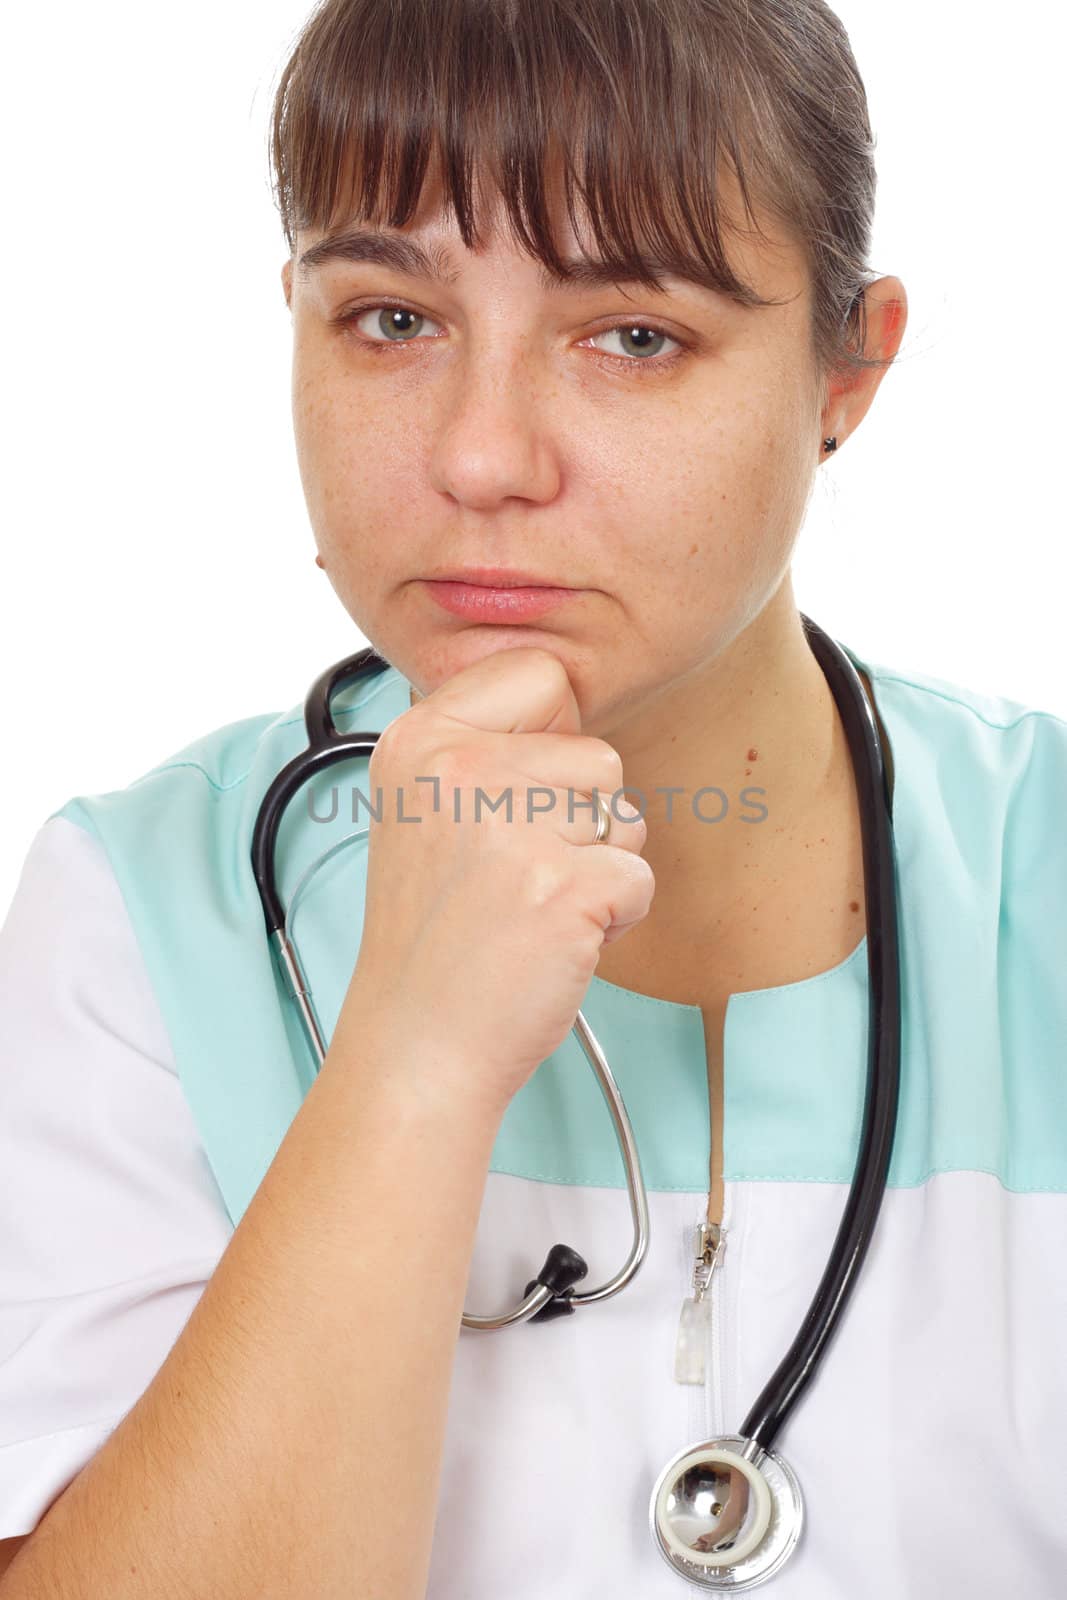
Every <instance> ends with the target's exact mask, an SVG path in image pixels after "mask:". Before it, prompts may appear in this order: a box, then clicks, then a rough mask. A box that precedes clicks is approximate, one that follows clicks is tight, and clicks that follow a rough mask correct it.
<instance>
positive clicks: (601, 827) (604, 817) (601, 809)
mask: <svg viewBox="0 0 1067 1600" xmlns="http://www.w3.org/2000/svg"><path fill="white" fill-rule="evenodd" d="M593 799H594V801H595V802H596V808H597V815H596V833H595V834H594V835H593V843H594V844H607V842H608V839H609V838H610V836H611V807H610V806H609V805H608V804H607V802H606V801H605V800H603V799H602V798H601V796H600V792H599V790H597V789H594V790H593Z"/></svg>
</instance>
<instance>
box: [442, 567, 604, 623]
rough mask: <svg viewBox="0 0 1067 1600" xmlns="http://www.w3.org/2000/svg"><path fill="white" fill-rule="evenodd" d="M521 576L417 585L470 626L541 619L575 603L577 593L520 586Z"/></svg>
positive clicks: (547, 586) (464, 578)
mask: <svg viewBox="0 0 1067 1600" xmlns="http://www.w3.org/2000/svg"><path fill="white" fill-rule="evenodd" d="M520 576H522V575H521V574H516V573H508V574H507V582H506V583H505V582H503V581H501V575H500V574H499V572H497V573H494V574H492V581H489V580H488V579H487V578H486V577H485V576H484V574H483V575H482V577H481V578H480V581H474V580H473V579H472V577H471V576H470V574H469V573H468V574H464V575H463V576H462V577H457V578H451V577H450V578H443V577H442V578H423V579H421V580H420V581H421V583H422V585H423V587H424V588H425V589H426V591H427V593H428V594H429V596H430V597H431V599H433V600H434V601H435V602H436V603H437V605H439V606H440V607H441V608H442V610H444V611H448V612H451V614H452V615H453V616H456V617H467V618H469V619H470V620H471V621H474V622H521V621H525V620H528V619H530V618H532V617H542V616H544V615H545V613H546V612H547V611H554V610H555V609H556V607H557V606H561V605H563V604H564V603H565V602H566V601H568V600H575V599H577V597H578V596H579V595H580V594H581V592H582V591H581V590H580V589H568V588H563V587H561V586H560V585H558V584H549V583H543V582H532V583H531V582H520V581H519V578H520Z"/></svg>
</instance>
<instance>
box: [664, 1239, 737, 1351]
mask: <svg viewBox="0 0 1067 1600" xmlns="http://www.w3.org/2000/svg"><path fill="white" fill-rule="evenodd" d="M725 1251H726V1232H725V1230H724V1229H723V1227H722V1226H721V1224H719V1223H717V1222H708V1221H707V1219H706V1218H704V1219H702V1220H701V1221H700V1222H698V1223H697V1225H696V1227H695V1228H694V1229H693V1254H694V1257H695V1265H694V1267H693V1293H692V1295H690V1296H689V1297H688V1298H687V1299H685V1300H683V1301H682V1314H681V1317H680V1318H679V1320H678V1340H677V1343H676V1345H675V1348H674V1377H675V1381H676V1382H677V1383H703V1382H704V1367H705V1356H706V1351H707V1333H708V1328H709V1326H710V1323H711V1295H710V1294H709V1293H708V1288H709V1285H710V1283H711V1275H712V1273H713V1272H714V1271H715V1268H716V1267H717V1266H718V1265H719V1263H720V1262H721V1261H722V1258H723V1255H724V1253H725Z"/></svg>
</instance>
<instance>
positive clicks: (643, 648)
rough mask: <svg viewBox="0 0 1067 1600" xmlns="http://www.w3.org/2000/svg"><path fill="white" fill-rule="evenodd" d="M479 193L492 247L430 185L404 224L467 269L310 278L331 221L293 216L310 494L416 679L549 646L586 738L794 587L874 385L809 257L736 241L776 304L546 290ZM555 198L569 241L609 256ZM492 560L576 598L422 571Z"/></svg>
mask: <svg viewBox="0 0 1067 1600" xmlns="http://www.w3.org/2000/svg"><path fill="white" fill-rule="evenodd" d="M483 204H484V205H488V206H489V209H490V212H491V218H492V220H491V223H490V225H489V231H488V234H487V243H486V245H485V247H484V248H483V249H481V250H480V251H478V252H476V253H475V252H471V251H468V250H467V249H466V248H465V247H464V245H463V243H462V241H461V239H460V237H459V233H458V230H457V229H456V228H455V224H454V219H452V218H447V219H446V217H445V215H444V213H443V212H442V210H441V209H440V190H439V188H438V187H436V186H435V185H434V184H432V183H431V184H428V186H427V189H426V191H425V193H424V198H423V202H422V204H421V206H420V209H419V211H418V213H417V214H416V215H415V216H414V217H413V218H412V221H411V223H410V224H409V225H408V226H407V227H406V228H404V229H402V230H395V229H394V230H385V231H390V232H392V233H393V234H394V235H400V236H403V237H406V238H411V239H415V240H418V241H419V242H420V243H421V244H423V245H427V246H429V245H432V246H440V247H443V248H444V249H445V250H447V252H448V254H449V256H450V258H451V264H452V266H453V267H454V269H455V275H454V280H453V281H451V282H450V283H448V284H444V283H441V282H436V281H434V280H433V279H432V278H429V277H426V276H422V275H419V276H409V275H408V274H406V273H403V272H400V271H397V270H395V269H394V268H392V267H389V268H387V267H385V266H383V265H379V264H375V263H372V262H368V261H366V260H361V261H352V260H347V261H346V260H341V259H335V260H327V261H324V262H322V263H321V264H320V265H318V266H316V267H315V268H314V269H313V270H311V271H309V272H303V271H301V270H300V267H299V262H300V258H301V256H302V255H303V254H304V253H305V252H306V251H307V250H308V249H309V248H310V247H311V246H313V245H315V244H316V243H317V242H319V240H320V239H321V238H322V237H323V235H322V234H321V233H300V234H298V236H297V239H296V245H295V250H294V262H292V263H290V262H287V263H286V265H285V268H284V269H283V284H284V286H285V290H286V298H287V301H288V303H289V306H290V309H291V312H292V319H293V335H294V345H293V390H292V399H293V419H294V426H295V434H296V446H297V455H298V460H299V467H300V474H301V479H302V483H303V488H304V494H305V497H306V500H307V505H308V510H309V514H310V519H311V524H312V528H313V530H314V534H315V538H316V542H317V544H318V549H319V556H320V561H321V564H322V565H323V566H324V568H325V570H326V572H327V574H328V575H329V578H330V580H331V582H332V584H333V586H334V589H335V590H336V592H337V595H338V597H339V599H340V600H341V602H342V604H343V605H344V607H345V609H346V610H347V611H348V613H349V615H350V616H351V617H352V619H353V621H354V622H355V623H356V624H357V626H358V627H359V629H360V630H361V631H362V632H363V633H364V634H365V635H366V637H367V638H368V639H369V640H370V641H371V642H372V643H373V644H374V645H375V647H376V648H377V649H378V650H379V651H380V652H381V653H382V654H383V655H385V656H386V657H387V658H388V659H389V660H390V661H391V662H393V663H394V664H395V665H397V666H398V667H399V669H400V670H401V672H403V673H404V675H405V676H406V677H407V678H408V679H409V680H410V681H411V682H412V683H413V684H414V685H415V687H416V688H417V689H418V690H419V691H420V692H421V693H422V694H428V693H430V692H432V690H433V689H435V688H436V687H437V686H438V685H439V684H440V683H442V682H444V681H445V680H446V679H447V678H449V677H450V676H452V674H453V673H455V672H457V671H459V670H460V669H461V668H463V667H465V666H467V665H469V664H470V663H471V662H473V661H475V660H477V659H479V658H480V657H482V656H484V655H485V654H487V653H488V652H489V651H492V650H498V649H502V648H511V647H514V646H515V645H523V644H537V645H541V646H543V647H546V648H549V649H551V650H553V652H554V653H556V654H558V655H559V656H560V658H561V659H562V660H563V662H564V664H565V665H566V666H567V668H568V674H569V677H570V680H571V683H572V685H573V687H574V691H575V694H576V697H577V699H578V703H579V706H580V708H581V711H582V722H583V730H584V731H586V732H588V733H605V732H607V731H608V730H610V729H611V727H613V726H615V725H617V724H618V723H619V722H620V721H622V720H624V719H625V718H626V717H627V716H628V715H630V714H634V713H636V712H637V711H639V710H641V709H642V708H643V707H647V706H648V705H649V704H650V703H651V702H652V701H653V700H655V699H656V698H658V697H660V696H661V695H662V694H663V693H664V692H665V691H666V690H669V688H670V687H671V686H672V685H674V684H678V683H682V682H691V681H693V679H694V677H697V678H698V677H699V674H700V672H701V670H702V669H705V668H707V667H710V666H711V665H712V664H713V663H714V661H715V659H716V657H717V656H718V655H719V654H720V653H721V652H722V651H723V650H724V649H725V648H726V646H727V645H728V644H729V643H730V642H731V641H732V640H733V639H734V638H736V637H737V635H738V634H739V633H741V632H742V630H744V629H745V628H746V627H747V626H748V625H749V624H750V623H751V622H752V621H753V620H754V619H755V618H756V617H758V616H759V615H760V614H761V612H763V611H764V608H765V607H767V606H768V603H769V602H770V600H771V599H772V597H774V596H775V595H776V594H777V593H778V592H779V591H780V588H781V585H782V580H783V576H784V575H785V574H786V573H787V570H788V566H789V562H790V558H791V553H792V549H793V545H794V541H795V539H796V536H797V533H798V530H799V528H800V525H801V522H802V520H803V515H804V510H805V507H806V504H807V500H808V497H809V495H810V492H811V489H812V486H813V482H814V473H815V471H816V469H817V467H818V464H819V461H820V457H821V443H822V439H823V437H824V436H825V434H827V433H833V432H836V433H837V435H838V439H839V442H840V441H841V439H842V437H843V435H844V433H845V432H847V431H848V428H849V426H850V425H851V426H855V424H856V423H857V422H858V420H859V417H860V416H861V415H862V413H863V411H865V410H866V406H867V405H868V404H869V403H870V397H872V396H873V388H874V386H875V385H876V379H873V380H871V382H870V383H869V384H867V386H866V389H864V388H860V389H857V390H856V391H854V392H852V393H851V394H849V395H842V394H841V393H839V392H836V391H831V392H830V393H829V394H826V393H824V392H823V391H822V389H821V386H820V384H819V382H818V379H817V374H816V371H815V368H814V363H813V359H812V355H811V351H810V347H809V338H810V335H809V319H810V313H811V304H810V286H809V283H808V280H807V275H806V269H805V266H804V264H803V262H802V259H801V257H800V255H799V252H798V251H797V250H795V249H794V248H792V247H791V246H790V245H789V244H788V243H787V242H786V241H785V240H784V239H782V238H781V237H780V236H776V235H774V234H773V233H771V235H770V243H768V242H767V241H764V240H759V239H754V238H751V237H742V238H738V239H736V240H735V242H734V244H733V247H732V260H733V264H734V266H735V269H736V270H738V271H739V273H740V275H741V276H742V277H743V278H744V279H745V280H746V281H748V282H750V283H753V284H754V285H755V287H756V289H757V290H758V291H759V292H760V293H761V294H764V295H769V296H773V297H775V298H778V299H782V300H783V301H784V303H783V304H781V305H779V306H772V307H767V308H758V309H747V308H745V307H742V306H739V305H738V304H736V303H735V302H733V301H731V300H729V299H727V298H726V297H725V296H721V295H718V294H716V293H714V292H712V291H710V290H706V289H703V288H700V287H698V286H696V285H693V284H689V283H685V282H683V281H681V280H679V279H673V278H668V279H665V280H664V288H665V290H666V292H664V293H660V292H655V291H649V290H646V289H644V288H642V287H641V286H640V285H633V284H631V285H623V286H613V285H605V286H593V287H590V286H585V287H583V288H582V289H581V290H576V289H574V288H571V287H569V286H563V287H557V288H552V287H546V286H544V285H543V284H542V283H541V282H540V280H539V272H540V264H539V263H538V262H537V261H536V260H534V259H533V258H532V257H530V256H528V255H526V254H525V253H524V252H522V251H521V249H519V247H518V246H517V245H516V244H515V243H514V242H513V241H512V240H511V239H510V237H508V236H507V234H506V230H505V229H504V228H503V226H501V225H499V219H500V215H501V213H500V211H499V210H497V211H493V210H492V202H491V201H483ZM554 216H555V218H556V221H555V223H554V225H555V226H556V228H557V233H556V238H557V243H558V245H559V247H560V249H561V252H562V253H563V254H564V255H565V256H571V255H576V254H578V253H579V252H580V251H582V252H584V253H587V254H589V255H592V256H595V255H596V250H595V247H594V245H593V243H591V242H590V240H589V239H587V238H584V237H579V236H576V235H575V234H574V233H573V232H572V230H571V229H570V225H569V222H568V220H567V217H566V208H565V206H564V205H563V204H562V203H560V205H559V207H558V209H557V211H556V212H555V213H554ZM761 223H763V225H764V226H765V227H766V226H767V225H766V223H765V222H764V221H763V219H762V218H761ZM333 231H336V230H333ZM882 283H883V284H890V283H891V284H897V280H882ZM897 286H898V287H900V286H899V285H898V284H897ZM900 293H901V295H902V294H903V290H902V288H901V289H900ZM869 303H870V301H869ZM900 331H902V328H901V330H900ZM864 382H865V384H866V379H865V380H864ZM868 391H869V392H868ZM490 566H491V567H502V568H508V569H517V570H521V571H523V572H529V573H532V574H534V575H535V576H536V578H537V580H538V581H539V582H542V583H552V584H556V585H560V586H564V587H566V588H568V589H570V590H571V591H572V594H571V595H570V596H569V597H568V598H567V599H565V600H564V601H563V603H562V604H560V605H558V606H557V607H556V608H555V609H553V610H551V611H549V612H547V613H546V614H544V615H542V616H540V617H536V618H532V619H528V620H523V621H509V622H507V623H501V622H496V621H494V622H484V621H478V620H472V619H470V618H469V617H459V616H455V615H453V614H452V613H450V612H449V611H446V610H444V609H442V607H441V606H440V605H439V604H438V603H437V601H436V600H435V599H434V597H433V593H434V592H433V591H432V589H431V588H430V587H429V586H428V584H427V582H426V581H425V580H427V579H430V578H432V577H434V576H435V575H438V574H441V573H443V572H446V571H450V570H454V569H457V568H469V567H490Z"/></svg>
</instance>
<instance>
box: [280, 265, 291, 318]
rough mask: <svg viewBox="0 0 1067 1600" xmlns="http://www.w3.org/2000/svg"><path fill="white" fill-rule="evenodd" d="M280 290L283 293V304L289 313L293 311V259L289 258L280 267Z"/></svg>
mask: <svg viewBox="0 0 1067 1600" xmlns="http://www.w3.org/2000/svg"><path fill="white" fill-rule="evenodd" d="M282 289H283V291H284V293H285V303H286V305H287V306H288V307H289V310H290V311H291V310H292V309H293V304H292V297H293V258H292V256H289V257H288V258H287V260H286V262H285V265H284V266H283V267H282Z"/></svg>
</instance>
